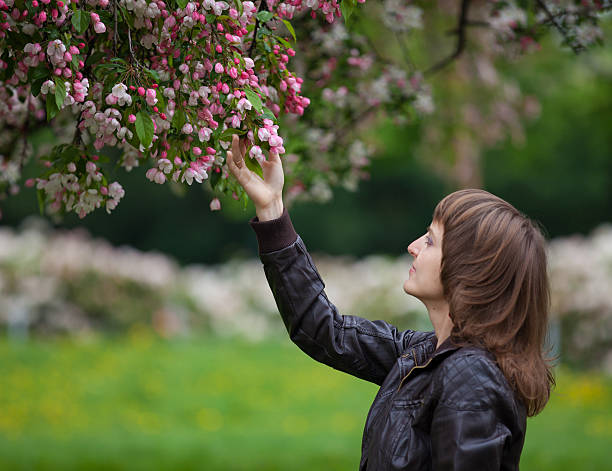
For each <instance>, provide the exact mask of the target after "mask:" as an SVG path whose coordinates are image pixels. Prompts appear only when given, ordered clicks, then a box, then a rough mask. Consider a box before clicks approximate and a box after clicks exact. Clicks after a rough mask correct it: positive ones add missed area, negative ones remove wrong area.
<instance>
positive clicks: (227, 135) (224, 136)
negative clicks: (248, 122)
mask: <svg viewBox="0 0 612 471" xmlns="http://www.w3.org/2000/svg"><path fill="white" fill-rule="evenodd" d="M246 133H247V131H245V130H242V129H236V128H227V129H226V130H225V131H223V132H222V133H221V135H220V136H219V139H220V140H221V141H228V142H232V135H234V134H239V135H244V134H246Z"/></svg>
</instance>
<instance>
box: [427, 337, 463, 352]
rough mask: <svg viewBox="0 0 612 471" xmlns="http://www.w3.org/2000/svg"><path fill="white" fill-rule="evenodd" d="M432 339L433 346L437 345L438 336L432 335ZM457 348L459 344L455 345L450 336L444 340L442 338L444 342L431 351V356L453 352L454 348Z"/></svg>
mask: <svg viewBox="0 0 612 471" xmlns="http://www.w3.org/2000/svg"><path fill="white" fill-rule="evenodd" d="M433 341H434V346H435V345H437V343H438V338H437V337H436V336H435V335H434V336H433ZM459 348H460V346H459V345H455V344H454V343H453V341H452V340H451V338H450V337H447V338H446V340H444V342H442V343H441V344H440V346H439V347H438V348H436V350H435V351H434V353H433V357H434V358H435V357H437V356H440V355H443V354H445V353H448V352H453V351H455V350H458V349H459Z"/></svg>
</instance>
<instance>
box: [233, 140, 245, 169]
mask: <svg viewBox="0 0 612 471" xmlns="http://www.w3.org/2000/svg"><path fill="white" fill-rule="evenodd" d="M231 154H232V156H233V160H234V162H236V165H238V166H239V167H241V163H240V162H241V161H242V160H243V159H242V153H241V152H240V146H239V142H238V136H237V135H236V134H233V135H232V151H231Z"/></svg>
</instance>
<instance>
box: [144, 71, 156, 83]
mask: <svg viewBox="0 0 612 471" xmlns="http://www.w3.org/2000/svg"><path fill="white" fill-rule="evenodd" d="M144 70H145V72H146V73H147V74H149V76H150V77H151V78H152V79H153V80H155V81H156V82H159V73H158V72H157V70H153V69H147V68H145V69H144Z"/></svg>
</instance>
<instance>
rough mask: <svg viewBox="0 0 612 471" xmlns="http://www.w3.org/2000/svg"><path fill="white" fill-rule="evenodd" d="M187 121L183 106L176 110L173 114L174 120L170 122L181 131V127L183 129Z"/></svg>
mask: <svg viewBox="0 0 612 471" xmlns="http://www.w3.org/2000/svg"><path fill="white" fill-rule="evenodd" d="M185 122H186V118H185V112H184V111H183V109H182V108H179V109H177V110H176V111H175V112H174V115H173V116H172V122H171V123H170V124H171V125H172V127H174V129H176V130H178V131H179V132H180V131H181V129H183V126H184V125H185Z"/></svg>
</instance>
